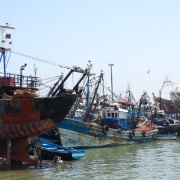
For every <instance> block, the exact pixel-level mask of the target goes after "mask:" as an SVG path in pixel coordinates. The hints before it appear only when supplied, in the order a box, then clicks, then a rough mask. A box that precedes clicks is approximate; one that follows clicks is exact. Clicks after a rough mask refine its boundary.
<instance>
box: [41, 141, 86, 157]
mask: <svg viewBox="0 0 180 180" xmlns="http://www.w3.org/2000/svg"><path fill="white" fill-rule="evenodd" d="M40 142H41V143H42V146H41V156H42V159H43V160H53V159H54V157H55V156H59V157H61V159H62V160H79V159H81V158H83V157H84V156H85V150H82V149H78V150H77V149H74V148H67V147H64V146H60V145H57V144H54V143H50V142H48V141H45V140H43V139H40Z"/></svg>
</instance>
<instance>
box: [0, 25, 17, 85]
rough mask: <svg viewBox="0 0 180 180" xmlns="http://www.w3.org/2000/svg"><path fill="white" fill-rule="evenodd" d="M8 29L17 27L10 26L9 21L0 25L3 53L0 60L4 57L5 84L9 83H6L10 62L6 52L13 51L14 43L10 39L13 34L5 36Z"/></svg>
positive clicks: (0, 48)
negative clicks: (7, 68)
mask: <svg viewBox="0 0 180 180" xmlns="http://www.w3.org/2000/svg"><path fill="white" fill-rule="evenodd" d="M6 29H15V27H13V26H9V24H8V23H6V25H5V26H4V25H0V34H1V35H0V36H1V37H0V41H1V42H0V53H1V57H0V62H1V59H3V67H4V86H6V85H7V83H6V67H7V63H8V59H6V52H7V51H11V48H10V45H11V44H12V42H11V41H9V39H11V34H6V36H4V32H5V30H6ZM7 43H8V45H9V47H7Z"/></svg>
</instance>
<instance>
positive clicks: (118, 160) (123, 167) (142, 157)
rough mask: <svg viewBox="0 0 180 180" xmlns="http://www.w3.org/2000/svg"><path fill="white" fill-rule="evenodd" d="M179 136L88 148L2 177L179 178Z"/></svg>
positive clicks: (3, 174) (1, 176)
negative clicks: (78, 157) (76, 157)
mask: <svg viewBox="0 0 180 180" xmlns="http://www.w3.org/2000/svg"><path fill="white" fill-rule="evenodd" d="M179 141H180V138H178V139H177V140H175V141H174V140H170V141H160V140H159V141H152V142H148V143H142V144H133V145H128V146H119V147H109V148H96V149H87V150H86V155H85V157H84V158H83V159H81V160H77V161H64V162H63V164H53V163H52V162H51V161H44V162H43V163H44V166H43V168H37V167H28V168H26V169H22V170H14V171H13V170H9V171H8V173H7V171H4V172H1V173H0V178H1V179H2V178H3V179H8V178H10V179H12V180H15V179H26V180H28V179H31V180H36V179H38V180H41V179H45V180H46V179H48V180H49V179H52V180H56V179H58V180H59V179H61V180H62V179H83V180H84V179H113V180H114V179H138V180H141V179H143V180H144V179H158V180H159V179H173V180H174V179H175V180H176V179H177V180H178V179H179V174H178V173H179V164H180V156H179V149H180V143H179Z"/></svg>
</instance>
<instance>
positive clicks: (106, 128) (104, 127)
mask: <svg viewBox="0 0 180 180" xmlns="http://www.w3.org/2000/svg"><path fill="white" fill-rule="evenodd" d="M108 132H109V126H108V125H104V126H103V133H104V134H105V135H107V134H108Z"/></svg>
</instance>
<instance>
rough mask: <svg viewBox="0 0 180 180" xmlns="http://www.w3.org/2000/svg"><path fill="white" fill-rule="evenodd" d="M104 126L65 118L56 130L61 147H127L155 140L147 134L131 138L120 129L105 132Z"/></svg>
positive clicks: (152, 134) (151, 134)
mask: <svg viewBox="0 0 180 180" xmlns="http://www.w3.org/2000/svg"><path fill="white" fill-rule="evenodd" d="M105 126H106V125H105ZM105 126H100V125H97V124H93V123H87V122H82V121H77V120H76V121H75V120H72V119H67V118H66V119H64V120H63V122H62V123H60V124H59V125H58V128H59V130H60V136H61V141H62V145H63V146H65V147H73V148H92V147H107V146H118V145H129V144H133V143H137V142H147V141H152V140H154V138H155V134H154V133H149V134H148V135H147V136H146V137H144V136H142V135H141V136H140V135H138V133H136V136H134V137H133V138H131V137H130V135H129V134H127V133H126V131H122V130H121V129H113V128H108V131H107V132H106V131H105V129H104V128H105Z"/></svg>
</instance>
